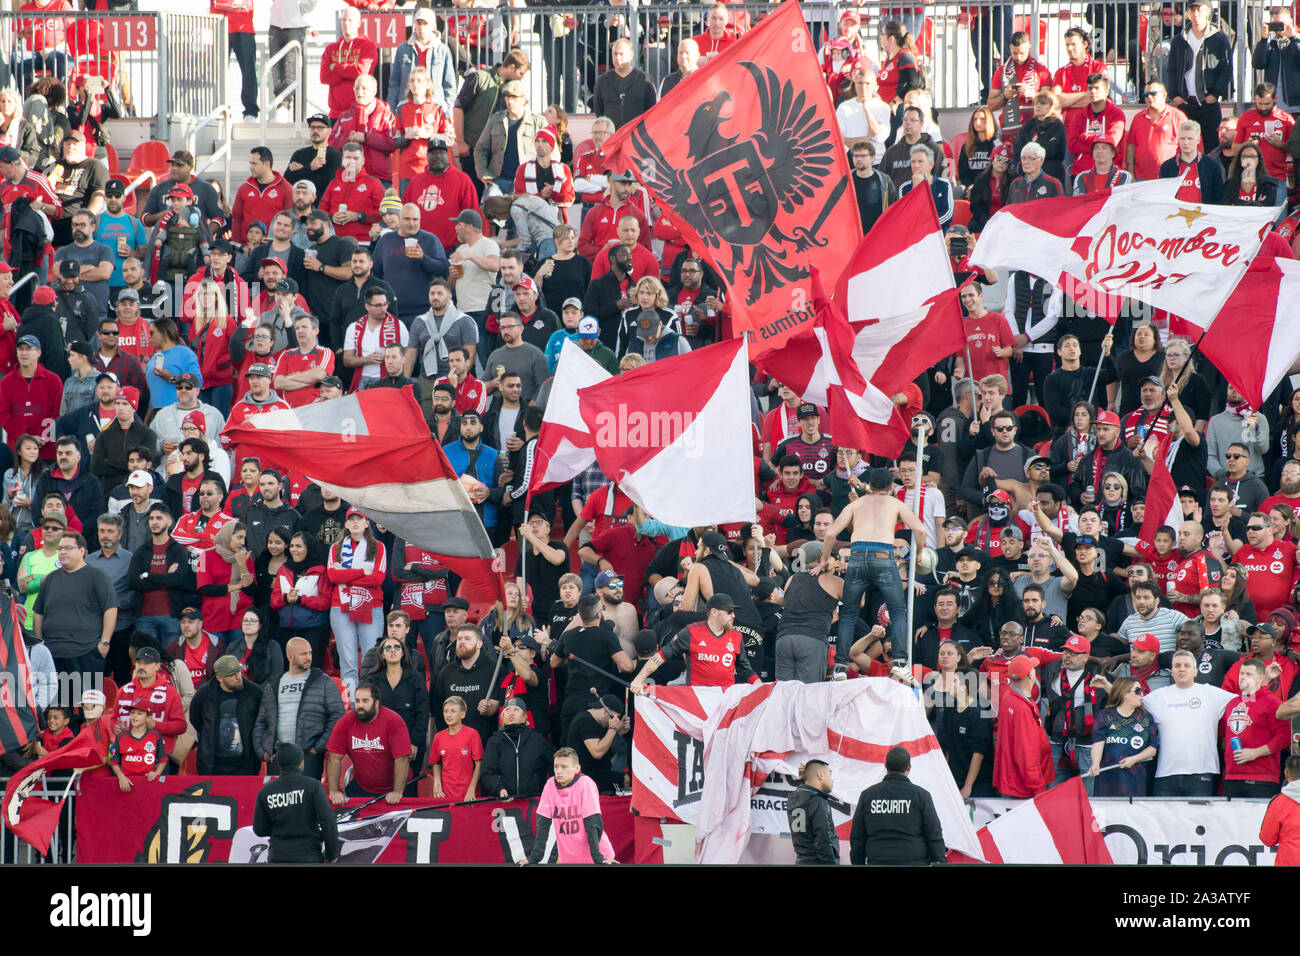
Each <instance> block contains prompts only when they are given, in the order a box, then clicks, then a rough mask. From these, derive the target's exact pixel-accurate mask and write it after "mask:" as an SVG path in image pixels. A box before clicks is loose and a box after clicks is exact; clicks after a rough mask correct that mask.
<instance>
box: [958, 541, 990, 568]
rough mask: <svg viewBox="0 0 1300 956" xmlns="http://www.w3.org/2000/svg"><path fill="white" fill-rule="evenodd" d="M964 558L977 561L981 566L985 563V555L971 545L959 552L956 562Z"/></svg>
mask: <svg viewBox="0 0 1300 956" xmlns="http://www.w3.org/2000/svg"><path fill="white" fill-rule="evenodd" d="M962 558H970V559H971V560H972V561H977V562H979V563H980V564H983V563H984V555H982V554H980V553H979V551H978V550H976V549H975V548H972V547H971V546H970V545H966V546H965V547H963V548H962V549H961V550H960V551H958V552H957V558H956V560H957V561H960V560H961V559H962Z"/></svg>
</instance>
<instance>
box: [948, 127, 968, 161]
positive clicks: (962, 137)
mask: <svg viewBox="0 0 1300 956" xmlns="http://www.w3.org/2000/svg"><path fill="white" fill-rule="evenodd" d="M948 145H949V146H950V147H951V148H952V154H953V156H956V155H957V154H958V153H959V152H961V148H962V147H963V146H965V145H966V134H965V133H964V132H962V133H958V134H957V135H956V136H954V137H953V138H952V139H950V140H948Z"/></svg>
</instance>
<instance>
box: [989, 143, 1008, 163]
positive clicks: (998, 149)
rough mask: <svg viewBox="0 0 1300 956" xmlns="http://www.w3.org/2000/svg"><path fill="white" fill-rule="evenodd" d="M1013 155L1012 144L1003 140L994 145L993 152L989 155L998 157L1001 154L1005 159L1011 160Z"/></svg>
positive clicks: (991, 157)
mask: <svg viewBox="0 0 1300 956" xmlns="http://www.w3.org/2000/svg"><path fill="white" fill-rule="evenodd" d="M1011 155H1012V150H1011V144H1010V143H1008V142H1005V141H1003V142H1001V143H998V145H996V146H994V147H993V152H992V153H991V154H990V155H989V158H990V159H997V158H998V157H999V156H1001V157H1002V158H1003V159H1005V160H1008V161H1010V159H1011Z"/></svg>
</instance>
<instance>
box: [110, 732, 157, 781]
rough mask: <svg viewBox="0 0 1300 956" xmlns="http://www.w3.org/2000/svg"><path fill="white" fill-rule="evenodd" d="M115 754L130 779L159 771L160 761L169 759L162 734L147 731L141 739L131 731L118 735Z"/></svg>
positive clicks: (114, 746) (114, 748)
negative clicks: (133, 735) (132, 734)
mask: <svg viewBox="0 0 1300 956" xmlns="http://www.w3.org/2000/svg"><path fill="white" fill-rule="evenodd" d="M113 754H114V758H115V759H116V760H117V763H118V765H119V766H120V767H121V768H122V772H123V773H124V774H126V775H127V776H128V777H143V776H144V775H145V774H147V773H150V772H152V771H154V770H156V769H158V761H159V760H166V759H167V751H166V750H165V748H164V747H163V739H162V734H160V733H158V731H156V730H148V731H145V735H144V736H143V737H140V738H138V739H137V738H135V737H132V736H131V733H130V731H127V732H125V733H121V734H118V736H117V740H116V741H114V743H113Z"/></svg>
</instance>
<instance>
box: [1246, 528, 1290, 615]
mask: <svg viewBox="0 0 1300 956" xmlns="http://www.w3.org/2000/svg"><path fill="white" fill-rule="evenodd" d="M1232 563H1233V564H1235V565H1237V566H1238V567H1241V568H1245V569H1246V573H1247V575H1248V577H1247V578H1246V593H1247V594H1248V595H1249V596H1250V601H1251V603H1252V604H1254V605H1255V610H1256V611H1257V612H1258V613H1259V615H1260V618H1261V619H1263V618H1264V617H1267V616H1268V615H1269V614H1271V613H1272V612H1273V611H1275V610H1277V609H1278V608H1280V607H1284V606H1286V605H1288V604H1289V603H1290V602H1291V583H1292V582H1293V581H1294V580H1295V545H1294V544H1292V543H1291V542H1290V541H1274V542H1273V543H1272V544H1271V545H1269V546H1268V547H1267V548H1264V549H1263V550H1259V549H1256V548H1252V547H1251V546H1250V545H1248V544H1246V545H1242V546H1241V547H1240V548H1238V549H1237V553H1236V554H1235V555H1233V557H1232Z"/></svg>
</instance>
